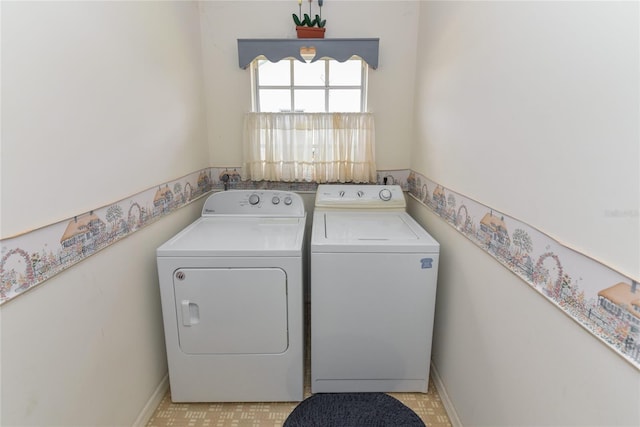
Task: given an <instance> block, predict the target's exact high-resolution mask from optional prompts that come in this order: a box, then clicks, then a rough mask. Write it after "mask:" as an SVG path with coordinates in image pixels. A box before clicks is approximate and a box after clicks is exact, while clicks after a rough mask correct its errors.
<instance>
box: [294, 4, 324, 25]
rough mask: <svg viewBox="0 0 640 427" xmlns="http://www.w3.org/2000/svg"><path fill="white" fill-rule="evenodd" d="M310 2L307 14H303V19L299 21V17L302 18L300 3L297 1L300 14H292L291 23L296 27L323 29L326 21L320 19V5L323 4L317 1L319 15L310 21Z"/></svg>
mask: <svg viewBox="0 0 640 427" xmlns="http://www.w3.org/2000/svg"><path fill="white" fill-rule="evenodd" d="M311 2H312V0H309V13H308V14H307V13H305V14H304V15H303V16H304V18H302V19H300V16H302V2H301V1H299V2H298V6H299V7H300V13H299V15H296V14H295V13H294V14H292V16H293V22H294V23H295V24H296V25H297V26H298V27H315V26H317V27H319V28H324V26H325V25H326V23H327V20H326V19H322V4H323V3H324V0H318V6H319V7H320V14H319V15H316V16H315V18H313V19H311Z"/></svg>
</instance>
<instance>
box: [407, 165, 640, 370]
mask: <svg viewBox="0 0 640 427" xmlns="http://www.w3.org/2000/svg"><path fill="white" fill-rule="evenodd" d="M407 190H408V193H409V194H410V195H411V197H413V198H414V199H416V200H417V201H418V202H419V203H420V204H422V205H423V206H425V207H427V208H428V209H429V210H430V211H432V212H433V213H435V214H436V215H438V216H439V217H440V218H441V219H443V220H444V221H445V222H447V223H448V224H449V225H450V226H451V227H453V228H454V229H455V230H456V231H458V232H459V233H460V234H462V235H463V236H465V237H466V238H467V239H469V240H470V241H471V242H473V243H474V244H475V245H476V246H478V247H479V248H480V249H482V250H483V251H485V252H486V253H488V254H489V255H490V256H491V257H493V258H494V259H495V260H496V261H498V262H499V263H500V264H502V266H504V267H506V268H507V269H509V270H510V271H511V272H513V273H514V274H515V275H517V276H518V277H519V278H520V279H522V280H523V281H524V282H525V283H527V284H528V285H529V286H530V287H532V288H533V289H534V290H535V291H536V292H538V293H539V294H541V295H542V296H544V297H545V298H546V299H547V300H548V301H549V302H551V303H552V304H553V305H554V306H556V307H557V308H559V309H560V310H562V311H563V312H564V313H565V314H566V315H568V316H569V317H570V318H571V319H573V320H574V321H575V322H577V323H578V324H579V325H581V326H582V327H583V328H585V329H586V330H587V331H588V332H589V333H591V334H592V335H594V336H595V337H596V338H597V339H599V340H600V341H601V342H603V343H604V344H606V345H607V346H609V347H610V348H611V349H613V350H614V351H615V352H616V353H618V354H619V355H620V356H622V358H623V359H625V360H626V361H627V362H629V363H630V364H631V365H633V366H634V367H635V368H636V369H638V370H640V284H638V282H636V281H635V280H633V279H632V278H630V277H626V276H625V275H623V274H621V273H619V272H617V271H615V270H613V269H611V268H609V267H608V266H606V265H604V264H602V263H600V262H598V261H596V260H594V259H593V258H591V257H589V256H587V255H584V254H582V253H579V252H577V251H575V250H573V249H571V248H568V247H566V246H565V245H563V244H561V243H560V242H558V241H557V240H555V239H553V238H552V237H550V236H549V235H547V234H545V233H544V232H542V231H540V230H538V229H536V228H534V227H532V226H530V225H528V224H525V223H523V222H521V221H519V220H517V219H515V218H513V217H510V216H509V215H506V214H504V213H501V212H499V211H496V210H495V209H492V208H490V207H489V206H486V205H483V204H482V203H479V202H476V201H475V200H472V199H470V198H468V197H466V196H463V195H461V194H459V193H456V192H455V191H452V190H450V189H448V188H445V187H443V186H442V185H440V184H438V183H436V182H434V181H432V180H430V179H428V178H426V177H425V176H424V175H421V174H419V173H417V172H415V171H411V172H410V174H409V177H408V179H407ZM445 244H446V242H445Z"/></svg>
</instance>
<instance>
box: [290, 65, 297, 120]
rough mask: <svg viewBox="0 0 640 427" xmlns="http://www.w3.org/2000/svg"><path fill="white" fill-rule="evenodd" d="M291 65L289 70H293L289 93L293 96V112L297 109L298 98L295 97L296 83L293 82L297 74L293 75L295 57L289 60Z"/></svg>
mask: <svg viewBox="0 0 640 427" xmlns="http://www.w3.org/2000/svg"><path fill="white" fill-rule="evenodd" d="M289 67H290V68H289V70H291V71H290V72H289V94H290V96H291V112H294V111H296V104H295V102H296V98H295V95H294V93H295V90H294V88H295V86H294V84H293V82H294V79H295V76H294V75H293V69H294V66H293V59H290V60H289Z"/></svg>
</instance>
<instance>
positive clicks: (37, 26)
mask: <svg viewBox="0 0 640 427" xmlns="http://www.w3.org/2000/svg"><path fill="white" fill-rule="evenodd" d="M1 7H2V26H1V28H2V192H1V193H2V196H1V197H2V212H1V214H2V215H1V216H2V230H1V232H2V237H7V236H10V235H13V234H15V233H20V232H24V231H28V230H30V229H33V228H37V227H40V226H43V225H48V224H51V223H54V222H56V221H59V220H62V219H66V218H69V217H73V216H74V215H78V214H81V213H84V212H86V211H88V210H90V209H94V208H97V207H100V206H105V205H108V204H110V203H113V202H115V201H117V200H120V199H123V198H125V197H128V196H131V195H133V194H135V193H137V192H139V191H142V190H145V189H147V188H149V187H153V186H155V185H158V184H160V183H162V182H166V181H169V180H171V179H175V178H178V177H180V176H183V175H185V174H188V173H191V172H194V171H196V170H198V169H201V168H203V167H207V166H208V158H209V155H208V146H207V143H206V128H205V125H204V119H205V115H204V98H203V97H202V85H203V84H202V78H203V74H202V63H201V56H200V31H199V18H198V7H197V4H196V3H190V2H175V3H172V2H5V1H3V2H2V5H1ZM200 208H201V203H200V202H198V203H194V204H192V205H190V206H189V207H186V208H184V209H181V210H180V211H178V212H176V213H175V214H173V215H171V216H170V217H169V218H165V219H162V220H161V221H159V222H157V223H155V224H153V225H151V226H149V227H147V228H145V229H143V230H141V231H138V232H136V233H135V234H134V235H132V236H130V237H127V238H126V239H124V240H122V241H120V242H118V243H117V244H115V245H113V246H111V247H109V248H107V249H105V250H103V251H101V252H99V253H97V254H96V255H94V256H92V257H90V258H88V259H86V260H84V261H82V262H81V263H79V264H78V265H76V266H74V267H73V268H71V269H69V270H67V271H65V272H63V273H61V274H59V275H58V276H56V277H54V278H53V279H50V280H49V281H47V282H46V283H44V284H42V285H41V286H38V287H37V288H35V289H33V290H31V291H29V292H28V293H26V294H25V295H21V296H19V297H18V298H16V299H14V300H12V301H10V302H8V303H6V304H4V305H3V306H2V307H1V308H0V316H1V319H0V320H1V324H0V325H1V331H0V332H1V335H0V337H1V340H0V345H1V348H0V353H1V363H0V368H1V372H0V375H1V381H2V383H1V396H0V401H1V402H2V404H1V407H0V410H1V413H0V424H2V425H7V426H19V425H41V426H46V425H87V426H88V425H91V426H98V425H104V426H114V425H131V424H133V422H134V421H135V420H136V418H137V417H138V416H139V415H140V413H141V412H142V411H143V408H144V406H145V404H146V403H147V401H148V400H149V399H150V397H151V396H152V395H153V393H154V391H155V390H156V388H157V387H158V386H159V385H160V384H161V383H162V379H163V378H164V377H165V375H166V369H167V367H166V356H165V351H164V339H163V335H162V326H161V325H162V322H161V311H160V300H159V291H158V284H157V283H158V280H157V273H156V268H155V248H156V247H157V246H159V245H160V244H161V243H162V242H163V241H164V240H166V239H168V238H169V237H170V236H172V235H173V234H175V233H176V232H177V231H178V230H179V229H181V228H182V227H184V226H186V224H188V223H189V222H191V221H193V220H194V219H195V218H197V217H198V215H199V210H200Z"/></svg>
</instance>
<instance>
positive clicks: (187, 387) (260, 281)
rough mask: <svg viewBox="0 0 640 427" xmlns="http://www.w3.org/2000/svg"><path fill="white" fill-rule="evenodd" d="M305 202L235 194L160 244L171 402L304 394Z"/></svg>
mask: <svg viewBox="0 0 640 427" xmlns="http://www.w3.org/2000/svg"><path fill="white" fill-rule="evenodd" d="M305 222H306V213H305V210H304V205H303V201H302V198H301V197H300V196H299V195H297V194H295V193H292V192H286V191H250V190H232V191H225V192H219V193H215V194H213V195H211V196H209V198H208V199H207V200H206V202H205V204H204V207H203V210H202V216H201V217H200V218H199V219H198V220H196V221H195V222H194V223H192V224H191V225H189V226H188V227H186V228H185V229H184V230H182V231H181V232H180V233H178V234H177V235H176V236H174V237H173V238H172V239H170V240H169V241H167V242H166V243H164V244H163V245H162V246H160V247H159V248H158V249H157V264H158V274H159V279H160V280H159V281H160V295H161V300H162V313H163V319H164V332H165V340H166V347H167V361H168V365H169V381H170V387H171V399H172V400H173V401H174V402H256V401H300V400H302V399H303V378H304V374H303V300H302V298H303V297H302V289H303V288H302V277H303V255H302V253H303V241H304V226H305Z"/></svg>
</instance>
